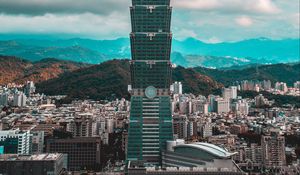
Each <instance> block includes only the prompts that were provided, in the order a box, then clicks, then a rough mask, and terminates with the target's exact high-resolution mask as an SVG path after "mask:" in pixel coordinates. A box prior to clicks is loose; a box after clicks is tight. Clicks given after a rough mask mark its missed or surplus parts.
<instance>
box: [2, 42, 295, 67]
mask: <svg viewBox="0 0 300 175" xmlns="http://www.w3.org/2000/svg"><path fill="white" fill-rule="evenodd" d="M129 45H130V44H129V39H127V38H119V39H115V40H90V39H79V38H75V39H59V40H57V39H27V38H25V39H11V38H9V37H4V36H0V55H11V56H18V57H21V58H24V59H27V60H30V61H38V60H41V59H44V58H57V59H61V60H70V61H75V62H83V63H90V64H98V63H102V62H105V61H107V60H112V59H129V58H130V46H129ZM299 48H300V40H299V39H283V40H271V39H266V38H258V39H250V40H244V41H239V42H232V43H217V44H210V43H204V42H201V41H199V40H196V39H194V38H188V39H186V40H183V41H179V40H176V39H174V40H173V48H172V58H171V59H172V62H173V63H175V64H177V65H181V66H184V67H197V66H203V67H211V68H226V67H232V66H245V65H249V64H250V65H251V64H275V63H289V62H297V61H299V59H300V56H299V52H300V51H299Z"/></svg>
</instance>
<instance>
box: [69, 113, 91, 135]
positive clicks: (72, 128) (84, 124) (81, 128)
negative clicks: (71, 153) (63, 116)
mask: <svg viewBox="0 0 300 175" xmlns="http://www.w3.org/2000/svg"><path fill="white" fill-rule="evenodd" d="M92 125H93V120H92V114H88V113H87V114H85V113H83V114H78V115H77V116H76V117H75V118H74V120H73V121H70V122H69V123H68V124H67V131H69V132H71V133H72V135H73V137H91V136H92V134H93V132H92V131H93V130H92V129H93V126H92Z"/></svg>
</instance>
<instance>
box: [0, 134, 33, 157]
mask: <svg viewBox="0 0 300 175" xmlns="http://www.w3.org/2000/svg"><path fill="white" fill-rule="evenodd" d="M31 146H32V134H31V133H30V130H28V131H20V130H19V129H16V130H7V131H0V150H1V152H0V154H31Z"/></svg>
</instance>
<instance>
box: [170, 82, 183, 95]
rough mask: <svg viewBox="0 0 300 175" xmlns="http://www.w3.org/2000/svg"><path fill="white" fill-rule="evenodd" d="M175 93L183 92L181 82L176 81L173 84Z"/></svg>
mask: <svg viewBox="0 0 300 175" xmlns="http://www.w3.org/2000/svg"><path fill="white" fill-rule="evenodd" d="M172 87H173V93H174V94H182V84H181V82H177V81H176V82H174V83H173V85H172Z"/></svg>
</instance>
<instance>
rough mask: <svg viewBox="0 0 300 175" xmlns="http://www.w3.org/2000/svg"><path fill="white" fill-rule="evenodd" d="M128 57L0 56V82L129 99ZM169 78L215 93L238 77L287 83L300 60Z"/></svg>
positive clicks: (295, 76) (182, 72) (181, 72)
mask: <svg viewBox="0 0 300 175" xmlns="http://www.w3.org/2000/svg"><path fill="white" fill-rule="evenodd" d="M129 67H130V66H129V60H116V59H115V60H110V61H106V62H104V63H101V64H99V65H90V64H81V63H77V62H72V61H62V60H58V59H43V60H40V61H38V62H30V61H27V60H23V59H20V58H16V57H8V56H0V72H1V74H0V85H1V84H7V83H9V82H16V83H24V82H25V81H27V80H33V81H35V82H36V83H37V90H38V92H41V93H46V94H49V95H57V94H65V95H68V98H69V99H74V98H81V99H84V98H92V99H96V100H103V99H110V98H115V97H118V98H121V97H126V98H129V94H128V93H127V85H128V84H130V71H129ZM172 77H173V81H181V82H182V84H183V91H184V92H185V93H193V94H196V95H197V94H202V95H208V94H218V93H220V88H221V87H223V86H228V85H231V84H232V83H233V82H235V81H240V80H264V79H265V80H271V81H272V82H273V83H274V82H275V81H284V82H288V84H289V85H291V84H292V83H293V82H294V81H298V80H299V77H300V63H297V64H275V65H264V66H258V65H256V66H254V67H247V68H244V69H235V70H221V69H209V68H204V67H195V68H184V67H182V66H177V67H176V68H174V69H173V76H172Z"/></svg>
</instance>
